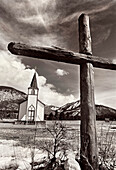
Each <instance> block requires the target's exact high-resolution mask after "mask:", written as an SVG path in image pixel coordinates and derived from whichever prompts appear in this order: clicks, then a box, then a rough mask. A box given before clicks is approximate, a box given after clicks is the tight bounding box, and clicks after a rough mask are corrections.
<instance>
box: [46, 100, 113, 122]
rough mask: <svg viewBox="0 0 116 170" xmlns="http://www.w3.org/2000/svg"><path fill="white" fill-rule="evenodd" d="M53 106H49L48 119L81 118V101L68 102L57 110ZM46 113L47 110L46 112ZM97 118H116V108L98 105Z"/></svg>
mask: <svg viewBox="0 0 116 170" xmlns="http://www.w3.org/2000/svg"><path fill="white" fill-rule="evenodd" d="M52 108H53V106H52V107H51V106H49V109H48V110H49V114H48V112H47V114H46V115H47V116H46V119H60V120H65V119H66V120H76V119H80V101H75V102H72V103H67V104H65V105H63V106H62V107H59V108H58V109H56V110H55V111H54V110H52ZM45 113H46V112H45ZM96 118H97V119H98V120H104V119H105V118H109V119H112V120H116V110H115V109H112V108H110V107H106V106H103V105H96Z"/></svg>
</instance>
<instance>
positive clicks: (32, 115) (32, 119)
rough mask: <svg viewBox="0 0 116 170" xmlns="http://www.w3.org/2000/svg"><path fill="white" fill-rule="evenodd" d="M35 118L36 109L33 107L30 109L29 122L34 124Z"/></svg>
mask: <svg viewBox="0 0 116 170" xmlns="http://www.w3.org/2000/svg"><path fill="white" fill-rule="evenodd" d="M34 117H35V107H34V106H33V105H31V106H30V107H29V109H28V121H29V122H33V121H34Z"/></svg>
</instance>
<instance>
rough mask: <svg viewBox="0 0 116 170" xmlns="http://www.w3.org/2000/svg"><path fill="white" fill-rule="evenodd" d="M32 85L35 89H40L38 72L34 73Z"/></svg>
mask: <svg viewBox="0 0 116 170" xmlns="http://www.w3.org/2000/svg"><path fill="white" fill-rule="evenodd" d="M30 87H32V88H34V89H38V85H37V79H36V73H34V76H33V78H32V81H31V84H30Z"/></svg>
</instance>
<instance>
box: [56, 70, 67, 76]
mask: <svg viewBox="0 0 116 170" xmlns="http://www.w3.org/2000/svg"><path fill="white" fill-rule="evenodd" d="M55 73H56V74H57V75H58V76H64V75H68V74H69V72H67V71H65V70H62V69H57V70H56V71H55Z"/></svg>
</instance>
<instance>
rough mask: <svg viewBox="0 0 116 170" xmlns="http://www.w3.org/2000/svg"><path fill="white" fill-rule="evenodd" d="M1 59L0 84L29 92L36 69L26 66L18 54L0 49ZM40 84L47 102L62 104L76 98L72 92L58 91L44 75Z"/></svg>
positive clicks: (42, 94)
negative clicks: (67, 93)
mask: <svg viewBox="0 0 116 170" xmlns="http://www.w3.org/2000/svg"><path fill="white" fill-rule="evenodd" d="M0 61H1V62H0V85H2V86H10V87H14V88H16V89H18V90H21V91H24V92H26V93H27V89H28V87H29V86H30V83H31V80H32V77H33V74H34V72H35V70H34V69H30V68H29V67H27V66H25V65H24V64H23V63H22V62H21V60H20V59H19V58H17V56H14V55H11V54H10V53H8V52H6V51H0ZM26 68H28V69H26ZM63 72H64V71H63ZM65 74H66V73H65ZM38 85H39V89H40V93H39V96H40V99H41V100H42V102H44V103H45V104H52V105H56V106H61V105H63V104H65V103H67V102H72V101H73V100H75V97H74V96H73V95H72V94H70V95H63V94H61V93H58V92H57V89H56V87H55V86H54V85H53V84H48V83H47V79H46V78H45V77H44V76H39V77H38Z"/></svg>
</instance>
